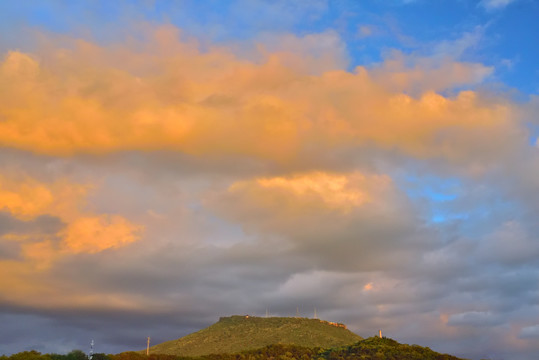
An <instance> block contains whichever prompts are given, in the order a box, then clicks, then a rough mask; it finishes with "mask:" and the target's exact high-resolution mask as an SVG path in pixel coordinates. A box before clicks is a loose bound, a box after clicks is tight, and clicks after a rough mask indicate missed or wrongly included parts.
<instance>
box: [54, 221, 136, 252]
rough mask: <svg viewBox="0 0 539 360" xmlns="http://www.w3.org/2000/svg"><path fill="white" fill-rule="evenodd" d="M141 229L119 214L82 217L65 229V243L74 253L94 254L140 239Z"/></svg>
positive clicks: (65, 246)
mask: <svg viewBox="0 0 539 360" xmlns="http://www.w3.org/2000/svg"><path fill="white" fill-rule="evenodd" d="M141 230H142V227H141V226H137V225H134V224H132V223H130V222H129V221H127V220H126V219H125V218H123V217H121V216H118V215H100V216H91V217H81V218H78V219H76V220H75V221H73V222H72V223H70V224H69V225H68V227H67V228H66V229H65V230H64V231H63V234H62V235H63V239H64V243H63V245H64V248H65V249H66V250H68V251H70V252H73V253H81V252H84V253H89V254H93V253H96V252H100V251H103V250H107V249H116V248H119V247H122V246H125V245H127V244H129V243H132V242H134V241H136V240H138V239H139V235H138V233H139V232H140V231H141Z"/></svg>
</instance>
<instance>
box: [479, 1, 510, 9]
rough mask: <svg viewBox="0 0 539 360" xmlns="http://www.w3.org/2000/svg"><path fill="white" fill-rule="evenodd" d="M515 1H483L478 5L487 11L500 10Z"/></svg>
mask: <svg viewBox="0 0 539 360" xmlns="http://www.w3.org/2000/svg"><path fill="white" fill-rule="evenodd" d="M514 1H515V0H483V1H481V3H480V5H481V6H483V7H484V8H485V9H487V10H496V9H502V8H504V7H506V6H507V5H509V4H510V3H512V2H514Z"/></svg>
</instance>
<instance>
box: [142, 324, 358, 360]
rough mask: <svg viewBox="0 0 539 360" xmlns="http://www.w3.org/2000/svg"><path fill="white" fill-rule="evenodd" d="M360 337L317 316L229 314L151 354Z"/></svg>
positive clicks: (321, 343)
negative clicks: (291, 316) (316, 317)
mask: <svg viewBox="0 0 539 360" xmlns="http://www.w3.org/2000/svg"><path fill="white" fill-rule="evenodd" d="M361 339H362V338H361V337H360V336H359V335H356V334H354V333H353V332H351V331H349V330H347V329H346V328H345V327H344V325H342V324H335V323H329V322H327V321H322V320H318V319H307V318H289V317H270V318H261V317H254V316H230V317H223V318H221V319H219V321H218V322H217V323H215V324H213V325H211V326H209V327H207V328H205V329H202V330H200V331H197V332H195V333H193V334H190V335H187V336H184V337H182V338H180V339H177V340H171V341H167V342H164V343H161V344H158V345H155V346H152V347H151V348H150V353H151V354H170V355H181V356H201V355H207V354H220V353H228V354H231V353H238V352H241V351H246V350H252V349H259V348H262V347H265V346H268V345H273V344H293V345H297V346H304V347H309V348H315V347H320V348H325V349H328V348H332V347H339V346H345V345H350V344H353V343H356V342H358V341H359V340H361Z"/></svg>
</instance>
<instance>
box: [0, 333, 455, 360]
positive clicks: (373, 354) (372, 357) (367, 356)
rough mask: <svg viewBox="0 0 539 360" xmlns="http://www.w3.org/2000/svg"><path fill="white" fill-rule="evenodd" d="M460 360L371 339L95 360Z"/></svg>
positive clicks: (60, 358)
mask: <svg viewBox="0 0 539 360" xmlns="http://www.w3.org/2000/svg"><path fill="white" fill-rule="evenodd" d="M81 353H82V352H81V351H80V350H74V351H72V352H71V353H69V354H67V355H58V354H45V355H41V354H40V353H39V352H37V351H25V352H23V353H18V354H14V355H12V356H0V360H88V359H87V357H86V356H84V359H82V358H80V355H81ZM268 359H269V360H461V359H459V358H456V357H454V356H451V355H446V354H440V353H437V352H435V351H432V350H431V349H429V348H427V347H421V346H418V345H406V344H399V343H398V342H396V341H395V340H392V339H388V338H382V339H380V338H378V337H371V338H368V339H365V340H361V341H359V342H357V343H355V344H353V345H349V346H343V347H338V348H333V349H327V350H324V349H321V348H308V347H303V346H297V345H282V344H276V345H269V346H265V347H263V348H260V349H255V350H247V351H242V352H239V353H236V354H210V355H204V356H199V357H186V356H178V355H167V354H150V356H146V354H142V353H141V352H135V351H128V352H123V353H120V354H116V355H105V354H94V357H93V360H268Z"/></svg>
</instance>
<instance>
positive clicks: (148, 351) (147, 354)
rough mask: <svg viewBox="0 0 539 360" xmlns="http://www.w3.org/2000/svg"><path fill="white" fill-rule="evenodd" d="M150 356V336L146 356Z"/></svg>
mask: <svg viewBox="0 0 539 360" xmlns="http://www.w3.org/2000/svg"><path fill="white" fill-rule="evenodd" d="M149 355H150V337H149V336H148V345H146V356H149Z"/></svg>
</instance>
